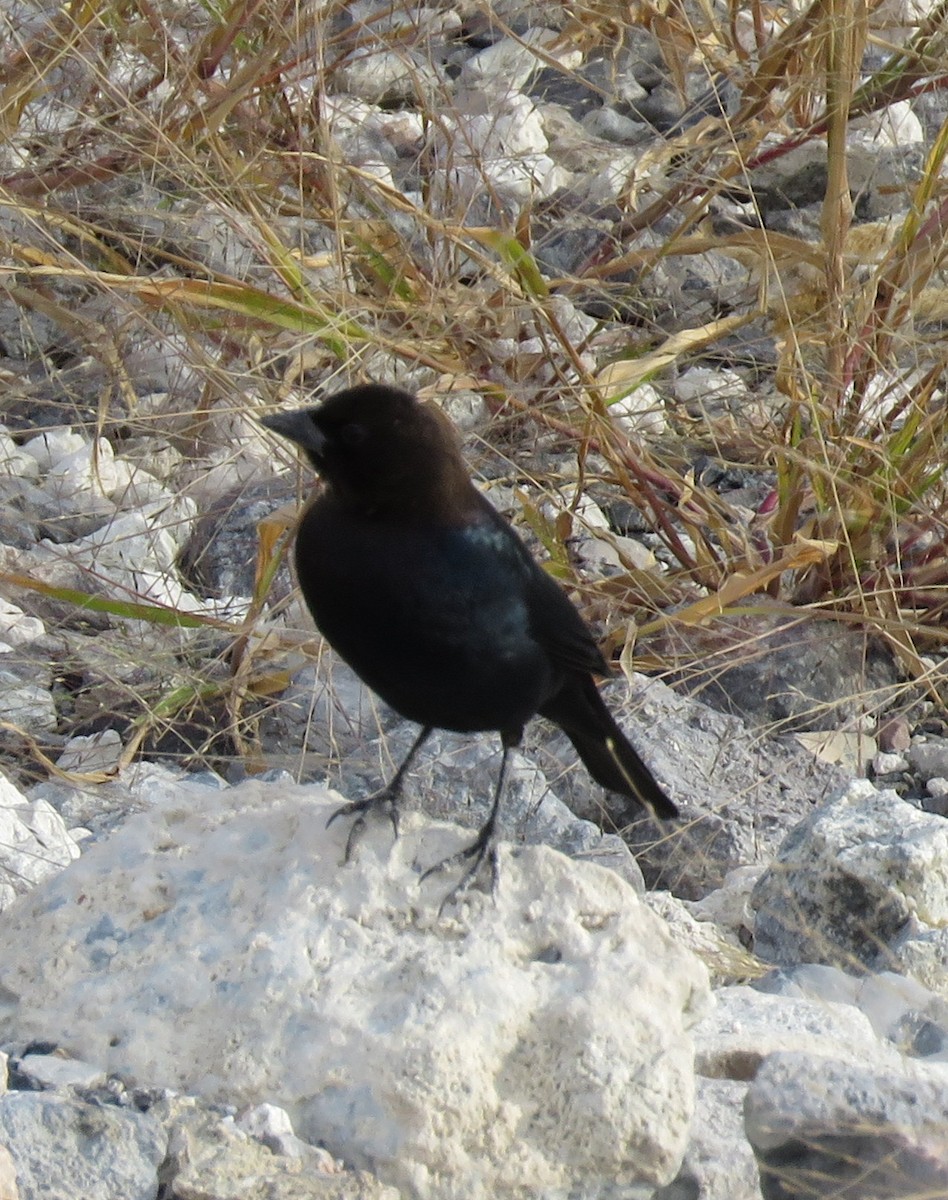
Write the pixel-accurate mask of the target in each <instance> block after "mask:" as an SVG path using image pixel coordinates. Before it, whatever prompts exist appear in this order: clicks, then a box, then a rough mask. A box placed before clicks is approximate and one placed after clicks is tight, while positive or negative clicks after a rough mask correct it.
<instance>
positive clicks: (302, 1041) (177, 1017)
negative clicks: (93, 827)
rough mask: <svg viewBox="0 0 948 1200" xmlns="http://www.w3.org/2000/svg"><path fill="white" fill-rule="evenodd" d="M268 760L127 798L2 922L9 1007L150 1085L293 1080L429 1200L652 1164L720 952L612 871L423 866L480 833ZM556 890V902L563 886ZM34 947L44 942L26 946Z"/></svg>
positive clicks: (347, 1144)
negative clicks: (701, 949)
mask: <svg viewBox="0 0 948 1200" xmlns="http://www.w3.org/2000/svg"><path fill="white" fill-rule="evenodd" d="M337 802H338V797H335V798H334V797H332V796H330V795H327V794H326V793H325V792H323V791H322V790H321V789H316V788H309V789H307V788H299V787H288V786H286V785H283V784H281V785H278V786H274V787H272V788H267V787H266V786H265V785H262V784H260V783H257V782H251V783H247V784H244V785H242V786H241V787H240V788H234V789H227V790H224V791H221V792H214V791H213V790H211V789H208V791H207V794H206V798H205V799H203V802H202V803H201V804H200V805H199V806H196V805H194V804H193V803H192V802H190V801H188V802H187V803H182V804H175V803H172V804H167V805H162V806H161V807H159V808H157V809H152V810H151V811H149V812H147V813H142V814H139V815H136V816H134V817H132V818H130V819H129V820H128V821H127V822H126V824H125V825H124V826H123V827H122V828H121V829H120V830H119V831H118V832H117V833H116V834H115V835H114V836H113V837H112V838H111V839H110V840H109V841H107V842H104V843H99V844H98V845H96V846H93V847H92V848H91V849H90V850H89V851H88V852H87V853H86V854H85V855H84V856H83V857H82V858H81V859H80V860H79V861H78V862H77V863H75V864H74V865H73V867H72V869H71V870H70V871H68V872H66V873H64V874H63V875H61V876H60V877H59V878H58V879H56V880H54V881H51V883H50V884H49V885H48V886H47V887H46V888H44V889H42V891H36V892H34V893H32V894H31V895H30V896H28V897H24V898H23V900H21V901H20V902H19V904H17V905H16V906H15V908H14V909H12V910H11V911H10V912H9V913H7V914H6V915H5V919H4V921H3V922H0V987H2V988H3V992H2V993H0V995H5V996H8V997H16V1000H15V1001H11V1002H10V1003H9V1004H8V1005H7V1007H6V1010H5V1012H4V1013H3V1016H2V1022H0V1030H2V1031H7V1035H9V1032H8V1031H11V1030H14V1029H15V1030H16V1033H17V1036H18V1037H19V1038H23V1037H31V1036H39V1035H40V1031H43V1034H42V1036H45V1037H49V1038H52V1039H55V1040H56V1041H57V1042H58V1043H59V1044H60V1045H62V1046H64V1047H65V1048H70V1047H76V1048H77V1049H79V1048H81V1053H82V1054H83V1056H84V1057H89V1058H92V1059H93V1060H94V1061H97V1062H102V1063H103V1065H104V1066H105V1067H106V1068H107V1069H108V1070H109V1071H110V1072H119V1073H121V1074H122V1075H123V1077H130V1078H133V1079H137V1080H139V1081H141V1082H147V1083H149V1084H152V1085H158V1086H168V1087H174V1088H177V1089H181V1090H184V1091H189V1092H192V1093H195V1094H198V1095H201V1096H204V1097H208V1098H215V1099H219V1100H226V1101H227V1102H229V1103H235V1104H238V1105H244V1104H248V1105H252V1104H257V1103H261V1102H264V1101H267V1102H270V1103H275V1104H279V1105H280V1106H281V1107H283V1108H285V1109H286V1110H287V1112H288V1113H289V1115H290V1118H291V1120H292V1122H293V1125H294V1127H295V1128H296V1129H298V1130H299V1131H300V1134H301V1136H302V1137H304V1138H306V1139H307V1140H309V1141H314V1140H316V1139H319V1140H320V1141H321V1142H322V1143H323V1144H324V1145H325V1146H326V1147H327V1148H328V1149H329V1150H330V1152H332V1153H333V1154H335V1155H337V1156H339V1157H342V1158H343V1159H344V1160H345V1161H346V1162H347V1163H350V1164H353V1165H356V1166H368V1165H371V1167H372V1169H373V1170H374V1171H375V1173H376V1174H377V1175H378V1176H379V1177H380V1178H381V1179H382V1180H383V1182H386V1183H389V1184H392V1185H394V1186H398V1187H400V1188H402V1189H403V1190H404V1191H405V1192H406V1194H408V1195H411V1196H414V1197H417V1198H418V1200H427V1198H435V1197H437V1200H454V1198H457V1200H462V1198H463V1200H481V1198H482V1197H483V1198H486V1197H506V1196H510V1197H513V1196H525V1195H528V1194H529V1195H534V1194H548V1195H553V1194H555V1193H557V1192H559V1191H562V1192H563V1193H564V1194H565V1193H566V1192H568V1191H570V1190H571V1189H573V1188H580V1189H582V1188H584V1187H589V1188H592V1187H594V1186H596V1185H602V1186H605V1185H606V1184H609V1185H615V1184H616V1183H617V1182H618V1181H621V1182H622V1184H623V1185H624V1186H628V1187H630V1188H632V1187H633V1186H642V1187H643V1188H644V1187H645V1186H648V1187H652V1188H654V1187H659V1186H662V1185H663V1184H664V1183H667V1182H668V1181H669V1180H670V1179H671V1178H672V1177H673V1176H674V1175H675V1173H676V1171H677V1170H678V1166H679V1163H680V1161H681V1157H682V1154H683V1151H684V1148H685V1141H686V1137H687V1130H688V1123H689V1120H690V1116H691V1106H692V1096H693V1086H694V1079H693V1069H692V1053H693V1052H692V1047H691V1041H690V1037H689V1033H688V1030H689V1028H690V1026H691V1025H692V1024H693V1023H694V1021H695V1020H696V1019H697V1018H698V1016H699V1015H700V1011H701V1010H703V1008H704V1006H705V1005H706V1003H707V975H706V972H705V970H704V968H703V967H702V966H701V964H700V963H699V962H698V961H697V959H696V958H695V957H694V956H693V955H692V954H690V953H689V952H688V951H687V950H683V949H681V948H679V947H678V946H676V945H675V944H674V942H673V940H672V938H671V937H670V935H669V933H668V931H667V929H666V927H665V925H664V923H663V922H662V921H661V920H660V919H659V918H658V917H656V916H654V915H653V914H652V913H650V912H649V911H648V909H647V908H646V907H645V906H644V905H643V904H642V903H641V901H640V900H639V899H638V898H637V897H636V895H635V893H634V892H633V890H632V889H631V888H630V887H628V885H626V884H625V883H624V882H623V881H622V880H621V879H619V877H618V876H617V875H615V874H613V873H612V872H610V871H608V870H605V869H603V868H599V867H596V866H594V865H592V864H589V863H582V862H574V861H571V860H569V859H566V858H564V857H563V856H561V855H559V854H558V853H556V852H555V851H553V850H550V849H548V848H546V847H526V848H522V849H519V850H518V851H516V852H514V851H511V850H510V849H508V848H504V849H502V852H501V855H500V863H499V880H498V886H497V890H496V898H492V897H491V896H489V895H487V894H484V893H482V892H480V891H478V890H475V891H473V892H469V893H467V895H466V896H465V897H464V899H463V900H462V901H461V902H459V903H457V904H452V905H450V906H449V908H448V910H447V912H446V914H445V916H444V917H439V916H438V906H439V904H440V903H441V901H442V899H443V898H444V896H445V894H446V891H447V890H448V888H449V887H450V885H451V882H452V880H453V878H454V873H451V874H449V875H446V876H444V877H442V876H440V875H438V876H436V877H434V878H432V879H429V880H428V881H426V882H425V883H424V884H422V885H421V886H420V887H419V884H418V874H417V870H418V866H419V865H421V866H429V865H431V864H432V863H435V862H438V861H440V859H441V858H442V857H443V856H444V855H445V854H448V853H450V852H453V851H454V850H456V849H457V848H458V845H459V843H460V844H462V845H463V844H465V843H467V842H469V840H470V833H469V832H463V833H462V832H461V831H459V830H457V829H456V828H454V827H452V826H444V825H436V824H433V823H429V822H425V821H423V820H421V819H420V818H417V817H413V816H411V815H406V817H405V819H404V821H403V824H404V826H405V827H406V828H405V830H404V831H403V834H402V836H401V837H400V838H399V839H398V841H397V842H396V843H395V844H394V846H393V845H392V835H391V828H390V826H389V825H388V823H387V822H384V821H377V822H376V821H373V822H371V823H370V827H369V829H368V830H367V833H366V836H365V838H364V839H363V840H362V841H361V842H360V844H359V847H358V851H357V853H356V855H355V857H354V859H353V860H352V861H351V862H350V863H349V864H348V865H347V866H345V867H340V866H339V862H340V860H341V859H342V857H343V852H344V846H345V840H346V837H347V834H348V828H347V822H345V821H340V822H337V823H336V824H334V825H333V826H332V827H331V828H330V829H329V830H328V831H327V830H326V820H327V814H328V813H330V812H331V811H332V810H333V808H334V806H335V804H336V803H337ZM552 898H555V903H551V899H552ZM37 946H42V947H43V953H42V955H38V954H37V953H36V947H37Z"/></svg>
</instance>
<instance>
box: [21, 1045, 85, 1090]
mask: <svg viewBox="0 0 948 1200" xmlns="http://www.w3.org/2000/svg"><path fill="white" fill-rule="evenodd" d="M19 1069H20V1072H21V1073H22V1074H23V1075H25V1076H26V1077H27V1078H28V1079H31V1080H33V1082H34V1083H36V1084H38V1085H39V1089H38V1090H45V1089H47V1088H64V1087H86V1088H90V1087H99V1086H100V1085H101V1084H103V1083H105V1078H106V1076H105V1072H104V1071H103V1070H102V1068H101V1067H97V1066H94V1065H93V1064H92V1063H87V1062H83V1061H82V1059H79V1058H63V1057H62V1056H61V1055H58V1054H27V1055H26V1056H25V1057H24V1058H21V1059H20V1060H19Z"/></svg>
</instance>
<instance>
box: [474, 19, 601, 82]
mask: <svg viewBox="0 0 948 1200" xmlns="http://www.w3.org/2000/svg"><path fill="white" fill-rule="evenodd" d="M582 62H583V53H582V51H581V50H579V49H576V48H571V47H570V46H569V43H567V42H566V41H565V40H564V39H563V35H562V34H561V33H559V32H557V30H555V29H544V28H543V27H542V26H539V25H537V26H534V27H533V28H532V29H528V30H527V31H526V33H525V34H524V35H523V37H518V38H514V37H505V38H501V39H500V40H499V41H497V42H494V44H493V45H492V46H486V47H485V48H484V49H483V50H480V51H479V52H478V53H477V54H475V55H473V57H471V58H469V59H468V60H467V62H466V63H465V64H464V66H463V68H462V69H461V82H462V83H463V84H464V85H465V86H466V87H472V86H473V87H477V86H478V85H485V84H487V85H490V84H494V83H496V84H499V85H500V86H502V87H503V88H504V89H510V90H512V91H513V90H518V89H520V88H522V87H524V86H525V85H526V84H527V83H528V82H529V81H530V77H531V75H533V74H534V73H535V72H537V71H539V70H541V69H542V68H543V67H546V66H549V65H555V64H559V66H561V67H562V68H563V69H564V70H567V71H575V70H576V68H577V67H580V66H582Z"/></svg>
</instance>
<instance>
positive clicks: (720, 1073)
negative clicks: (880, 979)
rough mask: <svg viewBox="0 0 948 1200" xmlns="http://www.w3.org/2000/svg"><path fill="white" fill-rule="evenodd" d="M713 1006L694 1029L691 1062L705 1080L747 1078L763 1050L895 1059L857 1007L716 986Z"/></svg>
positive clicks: (882, 1060) (856, 1059)
mask: <svg viewBox="0 0 948 1200" xmlns="http://www.w3.org/2000/svg"><path fill="white" fill-rule="evenodd" d="M714 997H715V1000H716V1002H717V1003H716V1004H715V1007H714V1009H713V1010H712V1011H711V1012H710V1013H709V1014H708V1015H707V1016H706V1017H705V1018H704V1020H703V1021H702V1022H701V1023H700V1024H699V1025H698V1027H697V1029H696V1030H695V1054H696V1057H695V1065H696V1069H697V1071H698V1073H699V1074H700V1075H703V1076H705V1077H706V1078H710V1079H752V1078H753V1077H754V1074H755V1072H756V1071H757V1068H758V1067H759V1066H760V1064H761V1063H762V1062H763V1061H764V1059H765V1058H766V1057H767V1056H768V1055H769V1054H775V1053H777V1052H778V1051H785V1050H800V1051H803V1052H805V1053H807V1054H810V1055H814V1056H819V1055H825V1056H826V1057H828V1058H838V1059H846V1060H848V1061H850V1062H854V1063H861V1062H865V1061H867V1060H868V1059H871V1060H872V1061H874V1062H876V1063H877V1064H879V1065H882V1064H884V1063H892V1064H895V1063H898V1062H899V1061H900V1060H901V1055H899V1054H898V1053H897V1052H896V1050H894V1049H893V1047H892V1046H889V1045H887V1044H886V1043H884V1042H882V1041H881V1040H880V1039H879V1038H878V1037H877V1036H876V1034H875V1031H874V1030H873V1028H872V1025H871V1023H870V1021H869V1018H868V1017H866V1016H865V1015H864V1014H863V1013H861V1012H860V1011H859V1009H857V1008H853V1007H852V1006H850V1005H848V1004H837V1003H834V1002H832V1001H828V1000H823V1001H819V1002H816V1001H813V1000H806V999H801V998H799V997H795V996H775V995H771V994H770V993H768V992H758V991H755V989H754V988H750V987H742V986H737V987H726V988H719V989H718V990H717V991H716V992H715V993H714Z"/></svg>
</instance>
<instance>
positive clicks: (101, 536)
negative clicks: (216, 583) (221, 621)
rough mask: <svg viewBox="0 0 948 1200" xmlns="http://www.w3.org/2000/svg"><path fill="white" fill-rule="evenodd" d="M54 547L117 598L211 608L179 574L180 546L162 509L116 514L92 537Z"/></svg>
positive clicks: (194, 608)
mask: <svg viewBox="0 0 948 1200" xmlns="http://www.w3.org/2000/svg"><path fill="white" fill-rule="evenodd" d="M41 544H43V545H45V544H46V543H41ZM56 551H57V552H58V553H59V554H60V555H62V556H63V557H67V558H69V559H70V560H71V561H72V562H74V563H78V564H80V565H82V566H85V567H88V568H89V569H90V570H92V571H94V572H95V575H96V578H97V580H98V581H99V583H100V584H104V583H108V584H111V585H112V586H111V588H110V589H109V590H110V591H111V592H112V594H113V596H114V597H115V598H116V599H118V600H129V601H135V602H143V601H151V602H153V603H156V604H161V605H164V606H166V607H168V608H176V609H180V610H182V611H185V612H199V611H203V610H205V609H206V608H207V605H205V604H204V603H203V601H201V600H199V599H198V598H197V597H196V596H194V595H193V594H192V593H191V592H189V591H188V590H187V589H186V588H185V586H184V584H183V583H182V581H181V578H180V576H179V575H178V568H177V556H178V545H177V542H176V541H175V538H174V537H173V536H172V534H171V533H170V532H169V530H168V529H167V528H166V527H165V524H164V521H163V514H162V512H161V511H160V510H159V511H158V512H154V511H149V510H148V509H144V510H133V511H131V512H128V513H125V514H124V515H119V516H116V517H115V518H114V520H111V521H107V522H106V524H104V525H103V526H101V527H100V528H99V529H97V530H96V531H95V532H94V533H91V534H89V536H88V537H84V538H80V539H78V540H77V541H75V542H69V543H68V544H67V545H65V546H59V547H56Z"/></svg>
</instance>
